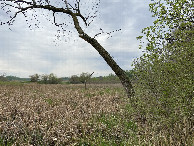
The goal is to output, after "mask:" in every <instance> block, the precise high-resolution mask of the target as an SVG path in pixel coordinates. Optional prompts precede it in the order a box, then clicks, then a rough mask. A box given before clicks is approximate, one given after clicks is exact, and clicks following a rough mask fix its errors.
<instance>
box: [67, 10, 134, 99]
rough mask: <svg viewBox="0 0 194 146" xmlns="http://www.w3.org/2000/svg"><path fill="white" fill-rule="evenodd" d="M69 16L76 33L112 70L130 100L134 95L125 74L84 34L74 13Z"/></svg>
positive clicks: (94, 40)
mask: <svg viewBox="0 0 194 146" xmlns="http://www.w3.org/2000/svg"><path fill="white" fill-rule="evenodd" d="M70 15H71V16H72V18H73V22H74V26H75V28H76V30H77V32H78V33H79V37H80V38H82V39H84V40H85V41H86V42H88V43H89V44H91V45H92V46H93V47H94V48H95V49H96V50H97V51H98V53H99V54H100V55H101V56H102V57H103V58H104V60H105V61H106V63H107V64H108V65H109V66H110V67H111V68H112V70H113V71H114V72H115V74H116V75H117V76H118V77H119V79H120V81H121V83H122V85H123V87H124V88H125V91H126V93H127V96H128V97H129V98H131V97H132V96H133V95H134V90H133V86H132V84H131V81H130V79H129V77H128V76H127V74H126V72H125V71H124V70H122V69H121V68H120V67H119V65H118V64H117V63H116V62H115V61H114V59H113V58H112V57H111V56H110V54H109V53H108V52H107V51H106V50H105V49H104V48H103V47H102V46H101V45H100V44H99V43H98V41H97V40H96V39H95V38H91V37H90V36H88V35H87V34H86V33H84V31H83V30H82V28H81V27H80V25H79V21H78V19H77V17H76V15H75V14H74V13H70Z"/></svg>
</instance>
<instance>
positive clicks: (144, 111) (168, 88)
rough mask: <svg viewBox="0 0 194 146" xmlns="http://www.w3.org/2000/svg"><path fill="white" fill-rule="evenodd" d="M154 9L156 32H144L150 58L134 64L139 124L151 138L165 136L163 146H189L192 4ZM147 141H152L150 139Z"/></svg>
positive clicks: (193, 74)
mask: <svg viewBox="0 0 194 146" xmlns="http://www.w3.org/2000/svg"><path fill="white" fill-rule="evenodd" d="M164 5H165V6H164ZM150 9H151V11H152V12H154V16H157V17H158V19H157V20H156V21H154V26H150V27H147V28H145V29H144V30H143V32H144V33H145V34H146V39H147V40H148V42H149V43H148V44H147V46H146V53H144V54H143V56H141V57H140V58H138V59H137V60H135V61H134V67H135V68H134V75H135V76H134V80H135V90H136V97H135V98H134V99H133V100H132V101H133V105H134V108H135V109H136V110H135V111H136V114H137V115H138V116H139V119H140V121H142V122H143V123H146V124H147V125H149V126H148V127H147V128H146V126H144V127H142V129H143V130H144V131H146V132H147V133H149V134H151V135H152V136H153V137H157V135H160V134H161V133H164V134H165V135H166V140H164V141H163V142H162V143H164V144H165V143H166V144H169V143H170V144H172V145H176V144H177V143H179V144H180V145H190V144H191V141H192V140H191V139H192V135H193V134H192V127H193V121H194V119H193V112H192V111H193V108H194V107H193V105H194V100H193V90H194V88H193V82H194V80H193V79H194V60H193V57H194V27H193V23H191V22H192V21H191V19H190V15H187V12H188V13H190V12H189V10H190V9H192V7H191V5H190V2H189V1H177V2H176V3H174V4H173V3H172V1H167V0H165V1H164V3H162V4H160V5H159V4H158V3H157V2H154V3H153V4H150ZM182 10H184V11H185V14H184V15H183V14H182V13H181V11H182ZM178 12H179V15H178ZM170 13H171V15H168V14H170ZM169 16H170V17H172V18H173V19H170V18H169ZM167 28H168V29H167ZM138 39H141V37H139V38H138ZM144 139H145V140H146V141H149V137H146V136H145V137H144Z"/></svg>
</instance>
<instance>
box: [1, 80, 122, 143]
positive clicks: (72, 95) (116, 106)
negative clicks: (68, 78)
mask: <svg viewBox="0 0 194 146" xmlns="http://www.w3.org/2000/svg"><path fill="white" fill-rule="evenodd" d="M114 86H115V87H114ZM114 86H112V87H109V88H107V87H105V86H103V85H98V86H97V85H95V86H90V88H89V89H88V90H84V86H82V85H73V86H72V85H38V84H29V85H28V84H26V85H19V86H16V85H1V86H0V134H1V141H4V143H8V142H10V141H11V142H12V143H14V144H23V145H59V144H65V145H66V144H67V145H72V144H76V143H78V141H79V139H80V137H82V135H83V132H84V131H88V130H86V129H88V128H90V127H87V126H88V124H87V123H88V122H89V121H91V120H92V118H93V117H94V116H95V115H98V114H102V113H104V114H108V113H115V112H118V111H119V110H120V106H122V104H124V103H122V100H119V98H120V97H121V96H120V93H119V92H118V91H116V90H114V88H116V87H117V86H120V85H114ZM80 128H81V129H80Z"/></svg>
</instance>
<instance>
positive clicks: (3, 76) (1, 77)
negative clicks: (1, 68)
mask: <svg viewBox="0 0 194 146" xmlns="http://www.w3.org/2000/svg"><path fill="white" fill-rule="evenodd" d="M0 81H3V82H4V81H7V78H6V75H5V74H2V75H0Z"/></svg>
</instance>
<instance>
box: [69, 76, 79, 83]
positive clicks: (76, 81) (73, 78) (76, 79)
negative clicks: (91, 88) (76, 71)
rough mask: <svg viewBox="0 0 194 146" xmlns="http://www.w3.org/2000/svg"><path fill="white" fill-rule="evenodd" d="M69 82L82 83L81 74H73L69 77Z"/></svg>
mask: <svg viewBox="0 0 194 146" xmlns="http://www.w3.org/2000/svg"><path fill="white" fill-rule="evenodd" d="M69 82H70V83H71V84H79V83H81V82H80V78H79V76H77V75H72V76H71V77H70V79H69Z"/></svg>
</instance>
